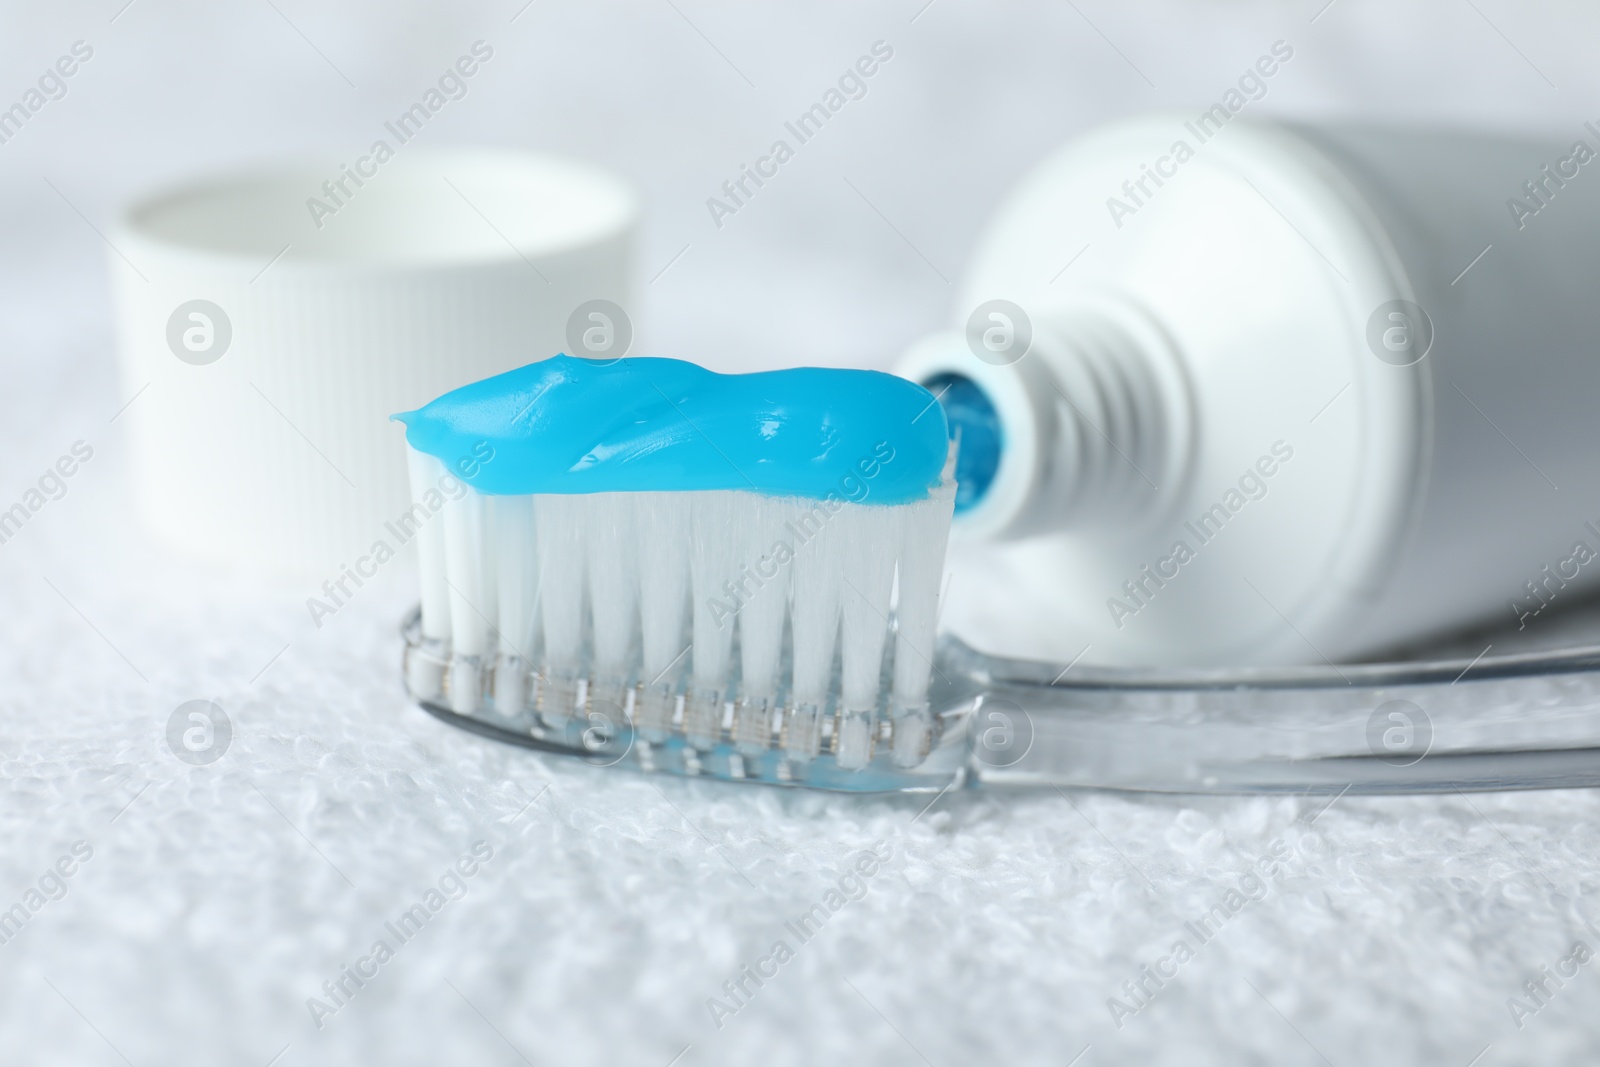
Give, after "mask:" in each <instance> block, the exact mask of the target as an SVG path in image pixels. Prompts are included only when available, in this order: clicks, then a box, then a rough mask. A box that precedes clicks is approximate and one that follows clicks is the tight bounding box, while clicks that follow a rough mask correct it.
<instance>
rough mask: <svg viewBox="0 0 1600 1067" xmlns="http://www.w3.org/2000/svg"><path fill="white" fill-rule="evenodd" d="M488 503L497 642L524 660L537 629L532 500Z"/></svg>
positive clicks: (520, 498) (511, 498) (536, 562)
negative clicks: (497, 601) (496, 593)
mask: <svg viewBox="0 0 1600 1067" xmlns="http://www.w3.org/2000/svg"><path fill="white" fill-rule="evenodd" d="M489 504H490V507H489V525H490V528H491V530H492V531H493V538H494V550H495V580H496V584H497V585H498V587H499V593H500V622H499V628H500V641H501V643H502V645H503V646H504V650H505V651H508V652H510V653H512V654H513V655H515V656H517V657H519V658H521V659H523V660H528V659H530V657H531V656H532V654H533V647H534V641H535V639H536V638H537V636H538V630H539V552H538V536H537V535H536V533H535V531H534V524H533V498H532V497H530V496H497V497H493V498H491V500H490V501H489Z"/></svg>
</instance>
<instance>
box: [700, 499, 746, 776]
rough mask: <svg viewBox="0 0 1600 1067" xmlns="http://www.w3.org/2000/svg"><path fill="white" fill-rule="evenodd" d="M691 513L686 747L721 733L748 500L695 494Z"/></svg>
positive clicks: (707, 740) (735, 620) (726, 695)
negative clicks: (691, 669)
mask: <svg viewBox="0 0 1600 1067" xmlns="http://www.w3.org/2000/svg"><path fill="white" fill-rule="evenodd" d="M693 496H694V500H693V502H692V503H691V504H690V509H691V519H690V523H691V538H692V541H691V545H690V551H689V576H690V589H691V593H692V595H693V597H694V606H693V611H692V614H691V618H692V619H693V626H694V630H693V644H694V651H692V652H691V653H690V656H691V657H692V658H693V660H694V688H693V690H692V692H691V693H690V694H689V699H688V701H687V702H686V704H685V708H684V723H685V729H686V730H687V732H688V734H689V738H690V740H691V741H692V742H694V743H697V744H705V743H707V742H709V741H711V740H713V739H714V738H715V737H716V736H717V733H718V731H720V729H721V723H722V708H723V705H724V704H725V703H726V702H727V699H728V696H729V694H728V693H727V688H726V687H727V684H728V680H729V675H730V673H731V671H730V666H731V663H732V658H733V657H732V650H733V629H734V626H735V625H736V622H737V619H738V607H737V604H736V603H735V601H734V600H733V598H732V596H731V594H732V586H733V576H734V572H735V570H737V568H738V566H739V559H738V555H739V547H740V545H741V544H743V542H744V541H745V538H744V537H743V536H742V532H743V529H744V524H745V523H746V522H747V521H748V518H749V516H748V510H749V504H750V503H752V502H751V501H744V500H740V499H739V496H740V494H736V493H717V492H710V493H695V494H693Z"/></svg>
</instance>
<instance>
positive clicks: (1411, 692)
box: [935, 637, 1600, 794]
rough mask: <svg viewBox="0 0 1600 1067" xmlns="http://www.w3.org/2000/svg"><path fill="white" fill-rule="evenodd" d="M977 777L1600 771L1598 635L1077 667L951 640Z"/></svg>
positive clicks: (1151, 783) (1556, 783)
mask: <svg viewBox="0 0 1600 1067" xmlns="http://www.w3.org/2000/svg"><path fill="white" fill-rule="evenodd" d="M938 659H939V666H940V674H939V675H938V676H937V677H938V678H939V682H938V692H936V694H935V695H936V699H937V700H938V701H939V702H940V705H941V706H942V707H944V708H945V709H946V711H947V716H946V721H947V722H949V723H950V724H951V725H954V724H955V722H956V721H958V720H962V719H964V720H965V723H966V734H967V740H968V743H969V745H970V756H969V759H968V761H967V775H966V777H967V780H968V784H969V785H978V786H985V787H990V786H992V787H1038V786H1045V787H1049V786H1056V787H1061V788H1099V789H1119V790H1139V791H1156V792H1175V793H1291V792H1292V793H1329V794H1336V793H1341V792H1344V791H1350V792H1357V793H1424V792H1449V791H1454V790H1483V789H1539V788H1568V787H1577V786H1594V785H1600V647H1588V648H1580V649H1569V650H1563V651H1559V652H1541V653H1536V654H1526V655H1517V656H1503V657H1496V658H1493V659H1481V660H1477V661H1468V660H1459V661H1446V660H1438V661H1431V662H1417V663H1394V664H1381V665H1352V666H1340V667H1320V668H1272V669H1243V670H1241V669H1233V670H1225V671H1223V670H1208V671H1162V670H1148V669H1141V670H1137V671H1135V670H1112V669H1104V668H1094V669H1090V668H1082V667H1075V668H1070V669H1069V668H1064V667H1062V666H1060V665H1055V666H1052V665H1047V664H1041V663H1031V662H1024V661H1018V660H1005V659H999V658H995V657H990V656H985V655H983V654H981V653H978V652H975V651H973V650H972V649H970V648H968V647H967V646H965V645H963V644H962V643H961V642H960V641H958V640H956V639H954V638H950V637H946V638H945V639H943V641H942V642H941V646H940V650H939V657H938Z"/></svg>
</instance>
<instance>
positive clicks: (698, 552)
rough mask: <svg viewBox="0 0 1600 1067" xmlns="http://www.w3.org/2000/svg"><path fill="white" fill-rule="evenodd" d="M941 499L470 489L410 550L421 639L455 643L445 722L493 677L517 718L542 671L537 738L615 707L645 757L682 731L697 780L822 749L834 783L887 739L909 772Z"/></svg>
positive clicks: (423, 465) (428, 466) (926, 721)
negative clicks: (419, 554) (541, 726)
mask: <svg viewBox="0 0 1600 1067" xmlns="http://www.w3.org/2000/svg"><path fill="white" fill-rule="evenodd" d="M412 468H413V470H412V475H413V492H414V493H416V494H417V495H418V496H419V499H420V498H421V495H422V494H423V493H425V492H427V491H428V490H429V489H430V488H431V487H432V486H433V485H434V483H435V482H436V480H437V478H438V477H439V476H440V475H442V473H443V467H442V465H440V464H438V462H437V461H436V460H434V461H429V460H428V457H422V456H420V454H417V453H413V455H412ZM953 498H954V487H953V486H951V485H946V486H944V487H942V488H940V489H937V490H935V492H934V493H933V495H932V496H931V497H930V498H929V499H927V500H924V501H918V502H916V503H913V504H906V505H888V506H886V505H878V504H869V503H862V504H850V503H844V502H841V501H839V500H837V499H832V500H827V501H819V500H812V499H802V498H795V497H789V498H775V497H768V496H762V495H759V494H756V493H751V492H743V491H736V490H726V491H722V490H719V491H705V492H688V493H661V492H650V493H601V494H592V495H573V496H565V495H538V496H521V497H499V498H494V499H492V500H491V499H490V498H488V497H485V496H482V495H481V494H479V493H477V492H476V491H471V490H469V491H468V492H467V493H466V495H465V497H463V498H462V499H460V500H457V501H451V502H450V503H449V504H448V505H447V506H446V508H445V515H444V518H445V521H444V522H443V523H442V524H441V526H442V529H440V530H439V531H438V532H437V534H436V535H435V536H434V538H433V541H432V542H431V543H430V542H429V541H428V540H427V539H426V537H419V539H418V540H419V544H420V545H421V547H422V550H423V553H424V564H423V571H422V573H423V580H424V604H423V618H424V635H425V636H429V637H441V636H442V637H443V638H445V639H448V640H449V642H450V645H449V650H448V655H449V660H450V664H451V668H450V670H451V674H450V684H449V686H448V688H449V691H450V698H451V699H450V704H451V707H452V708H454V709H455V710H457V711H462V712H471V711H473V710H475V707H476V701H478V700H479V699H480V698H481V696H482V692H483V690H482V686H481V684H478V683H477V681H476V679H475V678H473V677H471V676H470V674H471V671H477V670H490V669H492V670H493V671H494V677H493V683H494V684H493V687H492V694H491V695H492V700H493V703H494V707H495V710H496V711H497V712H499V713H500V714H502V715H503V716H505V717H507V718H510V719H513V720H517V721H521V722H524V723H526V722H527V720H524V719H520V718H519V716H521V715H522V714H523V713H524V709H525V708H527V707H529V706H535V705H534V704H533V703H532V698H531V697H530V695H529V694H530V693H531V691H532V690H531V686H532V685H533V674H532V673H530V672H531V671H532V668H533V667H534V665H535V664H537V665H538V666H539V667H540V668H541V669H540V670H539V671H538V672H537V684H538V687H539V688H538V697H537V702H536V706H537V708H538V712H539V717H540V719H542V720H543V722H544V723H545V724H546V725H547V726H550V727H556V728H564V727H565V726H566V725H567V723H568V722H569V721H570V720H572V718H573V717H574V716H575V715H579V716H582V715H587V717H588V720H587V724H588V725H593V724H594V723H595V721H596V716H597V715H602V716H604V717H606V718H611V717H613V716H614V714H615V713H614V711H612V710H609V709H606V710H602V709H603V708H604V706H605V705H606V704H607V703H609V702H614V703H615V704H616V705H617V706H618V707H620V708H622V709H623V712H624V715H626V716H631V717H632V720H633V723H634V725H635V727H636V728H637V736H638V737H639V738H640V739H641V741H642V743H643V745H644V747H643V749H642V750H641V753H640V759H641V760H644V761H649V760H653V759H658V758H660V757H659V756H652V755H651V751H652V749H651V746H653V745H656V744H661V743H665V742H667V741H668V740H670V739H671V738H672V737H674V736H677V737H679V738H681V740H682V743H683V744H686V745H687V748H685V749H683V751H684V755H683V757H682V758H683V761H684V765H685V766H686V767H691V768H692V767H698V766H706V765H708V764H706V760H708V759H709V758H710V756H711V753H712V750H713V749H717V748H718V747H719V746H723V745H732V746H733V749H732V750H733V752H734V753H736V754H734V755H728V756H726V757H725V762H721V763H717V764H715V765H716V766H718V767H723V768H725V773H729V774H732V775H735V776H738V775H744V774H750V773H762V774H765V773H767V772H766V771H764V770H761V769H760V768H761V767H763V766H766V765H765V764H762V763H760V762H759V758H764V754H765V753H767V752H768V751H770V750H772V749H774V748H775V747H776V748H777V749H778V750H779V752H780V754H781V756H782V757H783V758H784V759H787V760H788V761H791V762H790V763H789V764H787V766H790V767H791V768H792V767H798V766H799V765H801V764H804V763H806V762H807V761H810V760H813V759H816V758H818V757H819V756H822V755H824V754H826V753H828V752H829V751H831V753H832V755H833V756H834V758H835V760H836V762H837V764H838V766H839V767H840V768H842V769H859V768H862V767H865V766H867V764H868V763H870V762H871V761H872V760H873V759H874V758H875V757H876V755H877V746H878V742H879V738H880V732H882V733H883V734H884V736H889V735H892V736H893V748H892V755H893V758H894V760H895V761H896V762H897V763H900V764H902V765H905V766H910V765H913V764H914V762H915V761H917V760H920V759H921V758H923V757H924V756H925V755H926V753H927V750H928V742H929V738H930V737H931V736H932V726H933V724H932V719H931V717H930V716H929V713H928V710H927V696H928V678H929V673H930V671H931V669H932V663H931V660H930V657H931V656H932V654H933V643H934V630H935V627H936V624H937V618H938V603H939V594H940V582H941V579H942V571H943V565H944V551H945V541H946V538H947V535H948V531H949V522H950V514H951V507H952V502H953ZM430 553H432V555H430ZM897 574H898V581H897ZM441 589H442V590H443V591H444V592H443V594H441V593H440V590H441ZM430 590H431V592H430ZM892 602H897V603H893V604H892ZM891 614H893V615H894V616H895V618H896V623H895V625H896V628H897V629H898V636H897V638H896V642H895V651H894V670H893V681H892V685H891V686H890V687H889V692H887V693H886V692H884V688H885V687H884V685H883V668H884V655H885V652H886V650H887V645H888V638H889V633H890V630H891V627H890V621H889V620H890V617H891ZM497 631H498V645H496V633H497ZM786 634H787V636H788V641H787V647H786V641H785V635H786ZM736 636H737V640H738V649H739V654H738V656H737V658H736V657H735V656H734V654H733V649H734V641H735V637H736ZM496 651H498V656H497V657H496V656H495V655H494V653H495V652H496ZM786 653H787V657H788V661H789V667H790V669H789V670H788V671H786V670H785V669H784V667H785V654H786ZM462 663H466V664H468V665H469V666H470V670H468V669H467V668H465V667H461V666H460V664H462ZM836 665H837V667H838V669H839V674H838V675H837V678H838V683H837V685H838V689H837V691H835V688H834V686H835V684H836V683H835V677H836V675H835V673H834V672H835V668H836ZM458 673H459V674H460V677H459V679H458V677H457V675H458ZM680 709H681V710H680ZM885 720H887V722H888V723H889V725H888V726H887V727H883V723H884V722H885ZM880 727H883V730H882V731H880ZM775 729H777V730H778V731H779V732H777V733H775V732H774V730H775ZM722 751H724V752H727V751H728V750H727V749H723V750H722ZM697 753H698V754H697ZM717 759H718V760H724V757H721V756H719V757H717ZM782 762H783V761H782V760H780V764H781V763H782ZM776 773H780V774H790V773H796V772H794V771H792V770H788V771H780V772H776Z"/></svg>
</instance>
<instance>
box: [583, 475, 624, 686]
mask: <svg viewBox="0 0 1600 1067" xmlns="http://www.w3.org/2000/svg"><path fill="white" fill-rule="evenodd" d="M574 500H575V501H577V502H578V506H579V507H580V508H581V509H582V517H581V519H580V521H581V523H582V525H583V526H584V527H585V528H586V529H587V530H588V534H589V536H588V542H589V543H588V555H589V558H590V560H592V561H593V565H591V566H590V567H589V611H590V614H591V616H592V617H593V623H594V670H595V674H596V675H597V676H603V677H604V678H605V679H606V681H607V682H608V684H612V683H614V684H617V685H621V684H622V683H623V682H624V681H625V680H626V678H627V676H628V675H629V674H631V673H632V666H633V664H632V660H633V656H634V655H635V652H634V640H635V635H636V634H637V632H638V629H639V578H638V571H639V555H638V550H637V541H636V539H635V537H634V532H633V513H634V494H632V493H595V494H593V495H591V496H580V497H575V498H574ZM607 698H608V699H611V700H616V699H617V698H616V696H614V695H609V694H608V697H607ZM619 703H620V702H619Z"/></svg>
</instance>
